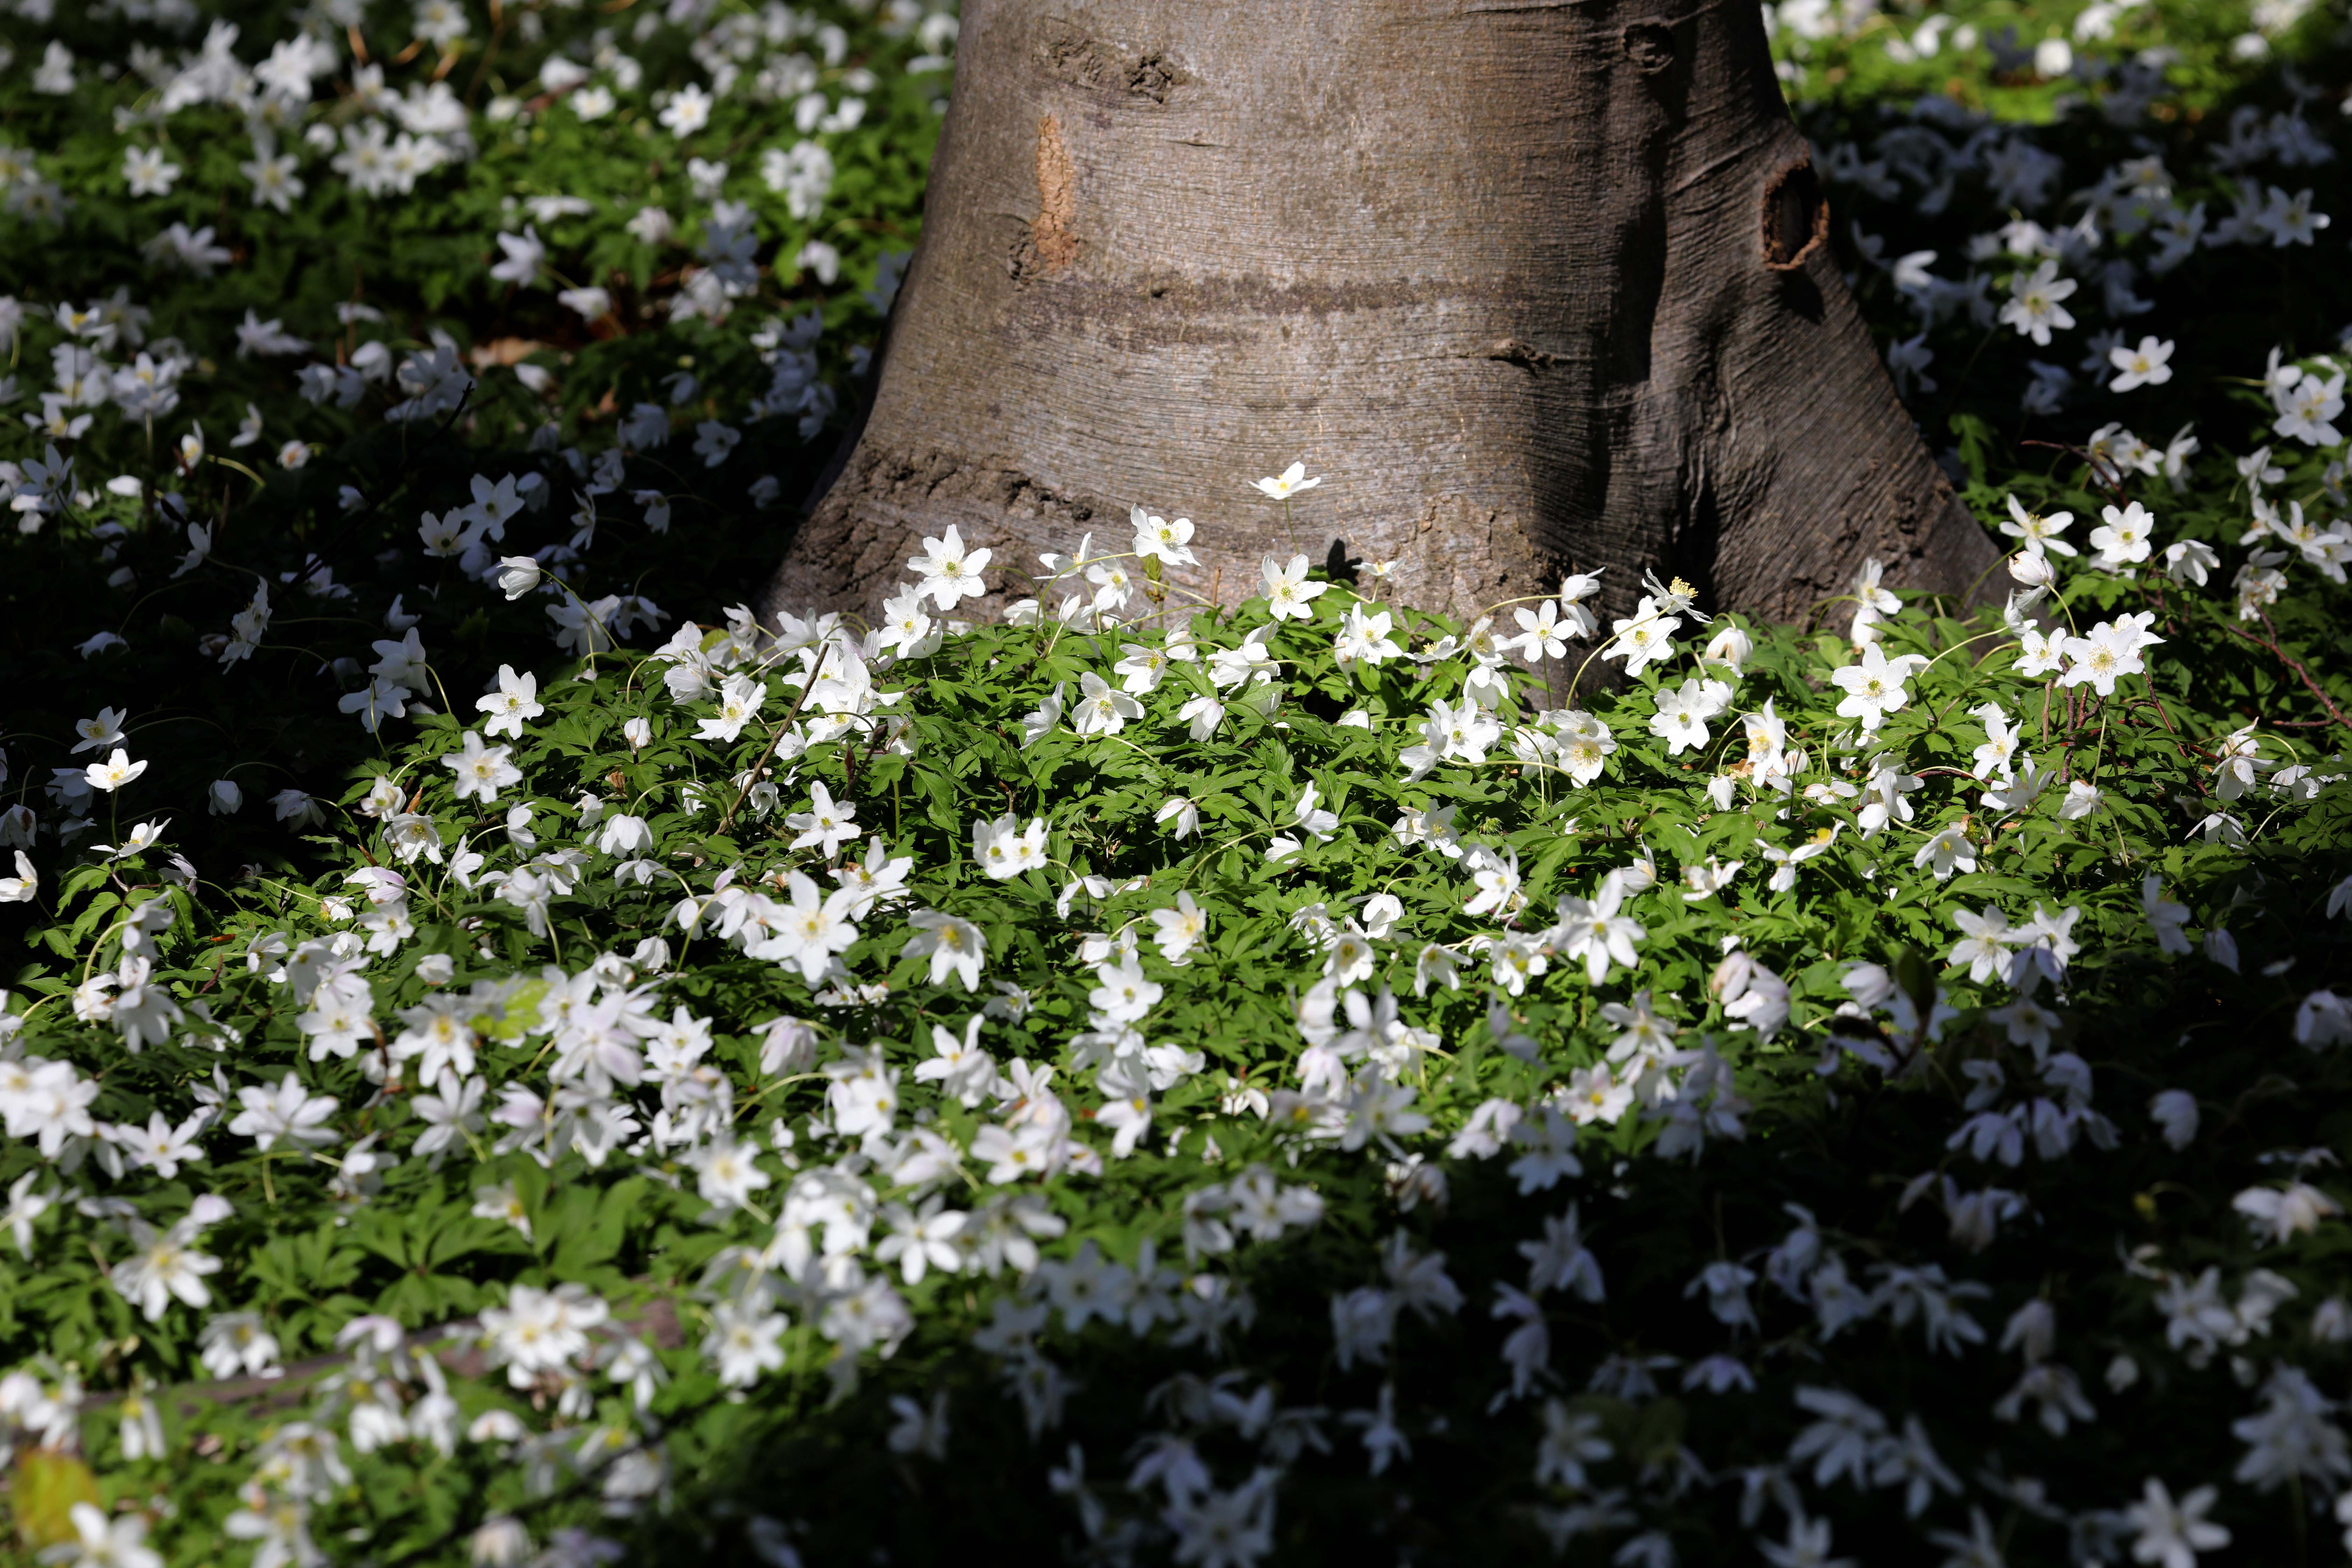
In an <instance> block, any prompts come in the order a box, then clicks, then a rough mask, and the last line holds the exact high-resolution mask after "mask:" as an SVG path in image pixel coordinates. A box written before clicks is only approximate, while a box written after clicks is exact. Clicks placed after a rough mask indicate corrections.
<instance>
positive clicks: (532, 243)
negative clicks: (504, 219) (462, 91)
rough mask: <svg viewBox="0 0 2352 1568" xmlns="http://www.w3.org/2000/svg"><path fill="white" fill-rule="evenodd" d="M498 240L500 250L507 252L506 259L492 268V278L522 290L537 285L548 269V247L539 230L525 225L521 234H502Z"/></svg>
mask: <svg viewBox="0 0 2352 1568" xmlns="http://www.w3.org/2000/svg"><path fill="white" fill-rule="evenodd" d="M498 240H499V249H500V250H503V251H505V252H506V259H505V260H503V261H500V262H499V263H497V264H496V265H494V266H493V267H491V268H490V276H491V277H492V278H494V279H498V280H499V282H501V283H512V284H514V285H515V286H516V287H518V288H522V289H529V288H530V287H532V286H534V285H535V284H537V283H538V281H539V275H540V273H541V271H543V270H545V268H546V267H547V247H546V245H545V244H543V243H542V242H541V239H540V237H539V230H538V229H537V228H536V227H534V226H531V225H530V224H525V225H523V229H522V232H521V233H520V234H504V233H502V234H500V235H499V237H498Z"/></svg>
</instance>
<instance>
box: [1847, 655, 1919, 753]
mask: <svg viewBox="0 0 2352 1568" xmlns="http://www.w3.org/2000/svg"><path fill="white" fill-rule="evenodd" d="M1926 664H1927V658H1926V657H1925V656H1923V655H1920V654H1916V653H1906V654H1898V655H1897V656H1895V658H1887V657H1886V650H1885V648H1884V647H1881V646H1879V645H1878V644H1877V643H1872V644H1871V645H1870V646H1868V647H1865V648H1864V649H1863V650H1862V657H1861V658H1857V659H1856V660H1854V662H1853V663H1852V664H1849V665H1846V666H1844V667H1843V668H1839V669H1833V670H1832V671H1830V679H1831V680H1832V682H1834V683H1835V684H1836V685H1837V686H1838V687H1839V688H1840V689H1842V690H1843V691H1844V692H1845V696H1844V698H1843V699H1842V700H1840V701H1839V703H1838V709H1837V710H1838V716H1839V717H1840V718H1844V719H1859V720H1861V721H1862V728H1863V732H1864V734H1868V733H1870V732H1871V731H1874V730H1876V729H1877V728H1878V727H1879V725H1881V724H1883V723H1885V721H1886V716H1887V715H1888V714H1890V713H1892V712H1894V711H1895V710H1896V709H1898V708H1900V707H1902V706H1903V704H1904V703H1905V702H1906V701H1907V700H1909V695H1910V694H1909V693H1908V692H1906V691H1905V690H1904V689H1903V685H1904V682H1906V681H1907V680H1909V679H1911V677H1912V676H1914V675H1916V673H1918V671H1919V669H1920V668H1922V667H1923V666H1925V665H1926Z"/></svg>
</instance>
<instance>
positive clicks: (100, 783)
mask: <svg viewBox="0 0 2352 1568" xmlns="http://www.w3.org/2000/svg"><path fill="white" fill-rule="evenodd" d="M146 771H147V764H146V763H143V762H140V763H134V762H132V761H131V757H130V753H128V752H125V751H123V749H122V748H121V747H120V746H117V747H115V748H114V754H113V755H111V756H110V757H108V758H107V759H106V761H104V762H102V763H90V764H89V767H87V768H85V769H83V770H82V776H83V777H84V778H85V779H87V780H88V781H89V787H90V788H92V789H94V790H102V791H104V792H105V793H106V794H108V795H111V794H113V793H114V792H115V791H116V790H119V789H121V787H122V786H123V785H124V784H130V783H131V781H133V780H134V779H136V778H138V776H139V775H140V774H141V773H145V772H146Z"/></svg>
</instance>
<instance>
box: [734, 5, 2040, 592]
mask: <svg viewBox="0 0 2352 1568" xmlns="http://www.w3.org/2000/svg"><path fill="white" fill-rule="evenodd" d="M963 15H964V22H963V30H962V35H961V41H960V45H959V48H958V54H957V61H956V73H955V89H954V95H953V99H952V102H951V107H950V110H949V113H948V121H947V125H946V127H945V134H944V136H943V139H942V141H941V142H940V151H939V154H938V157H937V160H936V162H935V163H934V165H933V169H932V174H931V184H930V189H929V195H928V197H927V201H926V206H925V214H924V229H923V239H922V244H921V247H920V249H919V252H918V253H917V255H916V258H915V259H914V262H913V264H912V266H911V268H909V271H908V278H907V281H906V285H905V288H904V289H903V290H902V292H901V293H900V295H899V298H898V303H897V306H896V309H895V311H894V313H893V316H892V319H891V323H890V327H889V331H888V334H887V343H886V346H885V351H884V354H883V357H882V360H881V362H880V372H879V381H878V385H877V389H876V393H875V396H874V398H873V401H872V405H871V407H870V411H869V413H868V415H867V417H866V422H865V424H864V426H863V428H862V430H861V431H860V432H858V433H857V435H856V446H855V448H854V450H851V451H850V452H849V454H848V456H847V458H846V460H845V462H843V463H842V464H841V466H840V467H839V468H838V471H837V473H836V474H835V476H834V477H833V479H832V482H831V484H830V486H829V488H828V489H825V490H824V492H823V494H822V495H821V498H819V499H818V500H816V501H815V502H814V507H813V510H811V511H810V513H809V515H808V516H807V518H806V519H805V521H803V523H802V524H801V526H800V527H799V529H798V531H797V532H796V534H795V535H794V537H793V539H792V540H791V542H790V543H789V545H788V547H787V550H786V552H785V558H784V561H783V563H782V568H781V570H780V571H779V572H778V573H777V574H776V576H775V578H774V580H773V581H772V583H771V584H770V585H769V588H768V591H767V594H766V595H765V599H764V608H765V609H766V610H768V611H769V612H770V613H771V614H772V613H773V612H776V611H779V610H791V611H794V612H798V611H801V610H803V609H804V608H807V607H816V608H831V609H856V610H860V611H865V612H867V613H871V612H872V610H873V608H874V606H876V605H877V604H878V603H879V601H880V600H881V599H882V598H883V597H884V596H886V595H888V594H889V593H890V592H892V591H893V585H894V584H898V583H899V582H901V581H904V580H908V578H909V576H910V574H908V572H907V571H906V562H907V559H908V556H910V555H913V554H916V553H919V545H918V541H919V538H920V537H921V536H922V535H924V534H926V533H929V534H938V533H939V532H940V531H941V530H943V529H944V528H946V527H947V526H948V525H949V524H954V525H956V526H958V527H959V528H961V531H962V534H963V539H964V542H965V543H966V544H967V546H971V547H979V546H986V547H988V548H990V549H991V550H992V551H994V552H995V558H994V561H993V563H992V571H991V574H990V575H991V579H992V586H997V585H998V584H1000V583H1002V584H1003V591H1002V597H1001V598H1000V599H999V600H997V601H995V602H1000V603H1001V602H1003V599H1009V598H1011V597H1015V596H1018V595H1019V594H1020V593H1023V592H1026V591H1028V590H1027V589H1026V587H1025V586H1024V584H1022V583H1021V582H1020V580H1019V579H1018V578H1017V577H1014V576H1013V575H1012V574H1013V573H1014V572H1030V571H1035V570H1036V569H1037V568H1036V565H1035V560H1036V555H1037V553H1038V552H1040V551H1044V550H1049V549H1052V550H1061V551H1067V550H1069V549H1071V548H1072V547H1073V545H1074V544H1075V542H1076V539H1077V538H1078V536H1079V535H1080V534H1082V533H1084V532H1086V531H1089V530H1092V531H1095V532H1096V534H1097V548H1106V547H1107V548H1108V549H1112V550H1125V549H1126V548H1127V547H1128V529H1127V520H1128V509H1129V506H1130V505H1131V504H1140V505H1142V506H1144V507H1146V508H1147V509H1149V510H1151V511H1153V512H1157V513H1160V514H1163V515H1167V516H1171V517H1172V516H1175V515H1178V514H1182V515H1186V516H1189V517H1191V518H1192V519H1193V521H1195V523H1196V525H1197V526H1198V529H1199V534H1198V537H1197V538H1196V539H1195V541H1194V543H1193V548H1194V550H1195V552H1197V553H1198V554H1199V555H1200V557H1201V562H1202V565H1201V567H1200V568H1199V569H1198V570H1197V571H1192V570H1185V571H1182V572H1181V573H1179V574H1176V575H1177V580H1178V581H1179V582H1181V583H1185V584H1188V585H1190V586H1192V587H1193V588H1196V589H1198V590H1199V591H1200V592H1202V593H1203V594H1208V595H1213V596H1214V597H1216V598H1218V599H1220V600H1223V601H1224V602H1227V603H1231V602H1234V601H1237V600H1240V599H1243V598H1245V597H1247V596H1249V595H1250V594H1251V593H1253V592H1255V584H1256V582H1257V578H1258V562H1259V559H1260V557H1261V556H1262V555H1264V554H1266V553H1278V554H1280V555H1281V556H1283V557H1284V558H1287V557H1288V556H1289V555H1291V554H1292V553H1293V552H1295V551H1303V552H1306V553H1307V554H1309V555H1310V556H1312V557H1315V558H1317V559H1318V560H1319V559H1324V558H1326V557H1327V555H1328V552H1331V551H1332V550H1333V549H1334V547H1335V546H1336V547H1337V549H1338V552H1339V554H1338V556H1337V557H1334V558H1333V559H1355V560H1361V561H1366V562H1382V561H1385V562H1393V563H1395V564H1394V567H1393V569H1392V572H1391V575H1390V578H1389V582H1388V585H1387V586H1385V587H1383V588H1382V589H1381V590H1380V595H1379V596H1381V597H1384V598H1391V599H1394V600H1397V601H1399V602H1402V603H1404V604H1409V605H1415V606H1417V607H1423V608H1429V609H1444V610H1449V611H1452V612H1454V613H1456V614H1460V615H1464V616H1471V615H1475V614H1477V613H1478V612H1479V611H1481V610H1482V609H1483V608H1485V607H1486V606H1488V605H1495V604H1496V603H1498V602H1500V601H1504V600H1507V599H1509V598H1511V597H1513V596H1515V595H1533V594H1541V593H1544V592H1546V591H1547V590H1548V589H1554V588H1557V586H1558V583H1559V573H1560V571H1561V570H1562V569H1563V568H1570V567H1573V568H1575V569H1579V570H1585V571H1590V570H1591V569H1592V568H1594V567H1596V566H1606V567H1608V568H1610V574H1609V576H1608V578H1607V579H1606V582H1607V583H1608V584H1609V587H1610V594H1609V597H1608V599H1606V600H1605V601H1604V602H1605V603H1611V604H1612V605H1624V604H1627V603H1629V602H1630V600H1631V598H1632V596H1633V594H1634V593H1636V592H1638V584H1639V579H1640V577H1641V574H1642V573H1643V571H1645V570H1647V569H1651V568H1655V569H1657V570H1658V571H1659V572H1660V573H1661V574H1662V575H1667V574H1678V575H1680V576H1682V577H1685V578H1686V579H1688V580H1689V581H1690V582H1692V583H1693V584H1696V586H1697V587H1698V588H1699V590H1700V593H1701V599H1700V602H1701V604H1702V605H1714V606H1716V607H1719V608H1740V609H1747V610H1751V611H1755V612H1758V613H1759V614H1762V615H1765V616H1776V617H1783V618H1786V617H1794V616H1801V615H1802V614H1804V613H1805V611H1806V610H1807V609H1808V607H1809V606H1811V605H1814V604H1816V603H1817V602H1819V601H1820V600H1822V599H1823V598H1825V597H1828V596H1830V595H1837V594H1842V593H1844V592H1845V591H1846V590H1847V587H1848V584H1849V580H1850V579H1851V578H1852V576H1853V574H1854V572H1855V571H1856V569H1857V568H1859V567H1860V565H1861V564H1862V563H1863V561H1864V559H1865V558H1868V557H1875V558H1877V559H1878V560H1879V561H1881V562H1883V563H1885V566H1886V568H1887V574H1886V579H1887V582H1888V583H1889V584H1891V585H1895V586H1911V587H1921V588H1928V589H1935V590H1940V591H1946V592H1967V591H1969V589H1970V588H1971V587H1972V584H1974V583H1975V582H1978V581H1980V580H1981V576H1982V574H1983V573H1984V572H1985V571H1986V569H1987V568H1988V567H1990V565H1991V564H1992V563H1994V562H1995V561H1996V560H1997V558H1998V557H1997V552H1995V551H1994V549H1993V547H1992V545H1991V543H1990V542H1989V540H1988V538H1987V536H1986V535H1985V533H1984V531H1983V530H1982V529H1981V528H1980V527H1979V525H1978V524H1977V523H1976V522H1975V521H1973V520H1972V519H1971V518H1970V517H1969V515H1968V513H1967V511H1966V510H1965V509H1963V508H1962V507H1961V506H1960V505H1959V504H1958V501H1957V500H1956V499H1955V498H1954V496H1953V494H1952V491H1951V489H1950V487H1949V485H1948V483H1947V482H1946V481H1945V479H1944V478H1943V476H1942V474H1941V473H1940V472H1939V471H1938V470H1937V468H1936V466H1935V464H1934V463H1933V461H1932V460H1931V459H1930V458H1929V457H1928V454H1927V449H1926V447H1924V445H1923V444H1922V443H1921V441H1920V439H1919V437H1918V436H1917V434H1916V432H1915V430H1914V428H1913V426H1912V424H1911V421H1910V419H1909V418H1908V417H1907V416H1906V413H1905V411H1904V409H1903V407H1902V405H1901V404H1900V403H1899V402H1898V401H1897V400H1896V398H1895V393H1894V389H1893V387H1892V386H1891V385H1890V384H1889V383H1888V380H1887V377H1886V374H1885V370H1884V368H1883V367H1882V366H1881V365H1880V363H1879V361H1878V356H1877V354H1876V353H1875V352H1874V349H1873V347H1872V345H1871V342H1870V339H1869V336H1868V334H1867V332H1866V331H1865V330H1864V327H1863V324H1862V322H1861V320H1860V318H1859V316H1858V315H1857V314H1856V312H1855V310H1854V307H1853V301H1852V300H1851V299H1850V298H1849V297H1848V295H1847V293H1846V289H1845V286H1844V283H1843V279H1842V278H1841V277H1840V275H1839V272H1838V269H1837V267H1836V264H1835V262H1834V261H1833V259H1832V257H1831V256H1830V254H1829V251H1828V247H1827V244H1826V237H1827V234H1828V227H1829V215H1828V211H1827V207H1826V205H1825V204H1824V202H1823V199H1822V192H1821V187H1820V184H1819V182H1818V180H1817V178H1816V176H1815V175H1814V173H1813V171H1812V169H1811V166H1810V164H1809V163H1808V153H1807V147H1806V143H1805V141H1804V138H1803V137H1802V136H1801V135H1800V134H1799V133H1798V132H1797V130H1796V128H1795V126H1794V125H1793V124H1792V123H1791V122H1790V119H1789V115H1788V111H1787V108H1786V106H1785V104H1784V103H1783V101H1782V100H1781V96H1780V87H1779V83H1778V81H1777V79H1775V77H1774V75H1773V72H1772V61H1771V58H1770V54H1769V49H1768V47H1767V44H1766V41H1765V36H1764V30H1763V25H1762V22H1761V19H1760V17H1759V14H1758V11H1757V8H1756V5H1755V4H1754V0H1713V3H1709V0H1699V3H1696V4H1691V3H1689V0H1684V3H1682V4H1679V5H1676V4H1673V3H1672V0H1248V3H1243V0H1223V3H1220V4H1216V5H1193V4H1182V5H1171V4H1169V3H1167V0H969V3H968V4H967V5H965V6H964V8H963ZM1298 458H1303V459H1305V461H1306V462H1307V466H1308V471H1309V472H1310V473H1320V474H1323V475H1325V476H1327V477H1326V478H1325V479H1324V482H1323V484H1322V485H1321V486H1320V487H1319V488H1318V489H1313V490H1310V491H1308V492H1307V493H1306V494H1304V495H1303V496H1301V497H1300V498H1298V500H1297V501H1296V502H1295V503H1294V504H1293V507H1292V510H1291V514H1290V516H1289V517H1288V518H1287V519H1286V517H1285V514H1284V510H1283V508H1282V506H1281V505H1280V504H1279V503H1276V502H1271V501H1267V500H1264V499H1263V498H1261V497H1260V496H1259V495H1258V494H1257V493H1256V492H1255V490H1254V489H1251V488H1250V487H1249V483H1248V481H1249V480H1251V479H1255V478H1256V477H1258V476H1260V475H1266V474H1278V473H1280V472H1281V471H1282V470H1283V468H1285V467H1286V465H1287V464H1289V463H1290V462H1291V461H1293V460H1294V459H1298ZM999 574H1003V576H1000V575H999ZM1619 613H1623V612H1622V609H1621V610H1620V611H1619Z"/></svg>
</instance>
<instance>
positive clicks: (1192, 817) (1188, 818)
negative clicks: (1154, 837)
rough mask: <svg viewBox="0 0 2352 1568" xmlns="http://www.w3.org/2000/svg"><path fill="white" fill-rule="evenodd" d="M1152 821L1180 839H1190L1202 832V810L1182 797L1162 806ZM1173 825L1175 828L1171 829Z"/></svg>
mask: <svg viewBox="0 0 2352 1568" xmlns="http://www.w3.org/2000/svg"><path fill="white" fill-rule="evenodd" d="M1151 820H1152V821H1153V822H1155V823H1157V824H1159V825H1160V826H1162V827H1168V831H1169V832H1171V833H1172V834H1174V835H1175V836H1176V837H1178V838H1180V839H1183V838H1190V837H1192V836H1193V835H1194V834H1196V833H1198V832H1200V831H1201V808H1200V806H1199V805H1195V804H1194V803H1193V802H1192V801H1191V800H1188V799H1186V798H1185V797H1184V796H1182V795H1177V796H1175V797H1174V798H1172V799H1171V800H1170V801H1169V802H1168V803H1167V804H1166V805H1162V806H1161V807H1160V810H1159V812H1158V814H1157V815H1155V816H1153V817H1152V819H1151ZM1171 823H1173V824H1175V826H1172V827H1169V826H1168V825H1169V824H1171Z"/></svg>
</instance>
